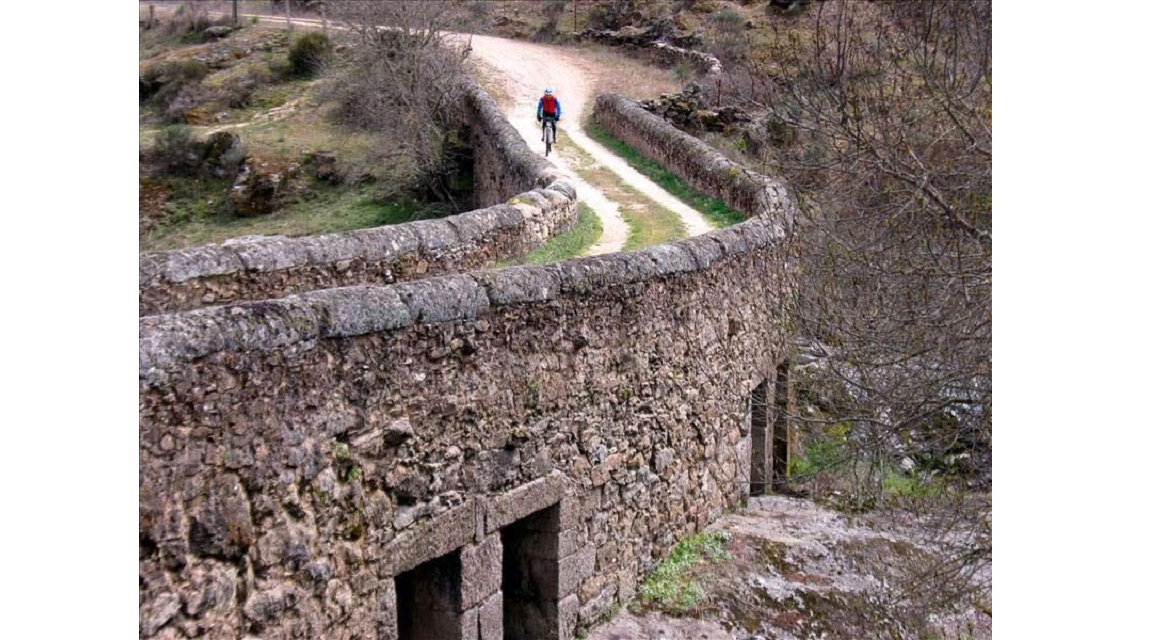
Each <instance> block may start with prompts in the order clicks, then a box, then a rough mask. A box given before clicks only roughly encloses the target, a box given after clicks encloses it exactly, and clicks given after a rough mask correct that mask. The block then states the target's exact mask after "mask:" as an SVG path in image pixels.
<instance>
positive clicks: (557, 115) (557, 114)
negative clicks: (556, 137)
mask: <svg viewBox="0 0 1152 640" xmlns="http://www.w3.org/2000/svg"><path fill="white" fill-rule="evenodd" d="M556 119H557V120H559V119H560V98H556Z"/></svg>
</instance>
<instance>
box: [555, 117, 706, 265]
mask: <svg viewBox="0 0 1152 640" xmlns="http://www.w3.org/2000/svg"><path fill="white" fill-rule="evenodd" d="M557 140H558V142H559V144H560V149H561V151H558V153H561V154H562V155H563V156H564V157H565V159H566V160H568V161H569V163H570V164H571V166H572V169H573V170H574V171H575V172H576V173H578V174H579V175H580V177H581V178H583V179H584V180H585V181H587V182H588V183H589V184H591V185H593V186H595V187H596V188H597V189H599V190H600V191H602V192H603V193H604V195H605V196H606V197H607V198H608V199H609V200H612V201H613V202H615V203H617V204H618V205H619V206H620V217H621V218H622V219H623V220H624V223H625V224H627V225H628V239H627V240H626V241H625V242H624V247H623V251H635V250H637V249H643V248H645V247H651V246H654V245H658V244H664V243H666V242H670V241H672V240H679V239H680V238H683V237H685V236H686V235H687V233H686V230H685V228H684V222H683V221H682V220H681V219H680V216H678V215H676V214H675V213H673V212H672V211H669V210H668V209H665V208H664V207H662V206H660V205H659V204H656V203H655V202H653V201H652V200H651V199H650V198H648V196H645V195H644V194H642V193H640V192H639V191H637V190H636V189H635V188H633V187H632V186H630V185H628V184H627V183H626V182H624V181H623V180H622V179H621V178H620V176H618V175H616V174H615V173H613V172H612V171H610V170H609V169H607V168H606V167H604V166H602V165H600V164H598V163H597V162H596V161H595V160H594V159H593V158H592V156H590V155H588V154H587V153H586V152H585V151H583V150H582V149H580V147H578V146H576V143H574V142H572V139H571V138H569V137H568V135H567V134H566V133H564V131H563V130H561V131H560V132H559V135H558V136H557Z"/></svg>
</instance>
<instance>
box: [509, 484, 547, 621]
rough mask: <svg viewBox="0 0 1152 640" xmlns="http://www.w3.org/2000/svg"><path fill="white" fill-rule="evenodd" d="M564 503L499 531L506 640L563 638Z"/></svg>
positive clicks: (538, 512) (537, 512)
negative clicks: (561, 536) (561, 552)
mask: <svg viewBox="0 0 1152 640" xmlns="http://www.w3.org/2000/svg"><path fill="white" fill-rule="evenodd" d="M559 533H560V504H559V503H556V504H554V505H552V506H551V507H547V508H544V509H541V510H539V511H536V512H535V513H532V514H530V515H528V516H526V517H524V518H521V519H519V520H517V521H515V522H513V523H512V524H509V525H507V526H505V527H503V528H502V529H500V541H501V544H503V547H504V562H503V568H502V580H501V590H502V591H503V594H504V640H549V639H559V638H560V613H559V601H560V558H559V550H560V549H559Z"/></svg>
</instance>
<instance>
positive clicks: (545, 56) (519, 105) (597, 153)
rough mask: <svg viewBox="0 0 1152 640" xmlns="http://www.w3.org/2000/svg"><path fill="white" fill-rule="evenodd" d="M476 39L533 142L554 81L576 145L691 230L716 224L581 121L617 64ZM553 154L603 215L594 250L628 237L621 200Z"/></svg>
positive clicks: (512, 117) (617, 245)
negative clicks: (604, 65)
mask: <svg viewBox="0 0 1152 640" xmlns="http://www.w3.org/2000/svg"><path fill="white" fill-rule="evenodd" d="M462 37H466V36H462ZM471 39H472V40H471V44H472V51H473V53H474V54H475V55H476V56H477V57H479V58H480V59H481V60H482V61H483V62H484V63H486V64H487V65H488V66H490V67H492V68H493V69H495V70H496V71H497V72H498V73H500V75H501V77H502V78H503V79H504V88H505V90H506V91H507V92H508V94H509V95H510V96H511V98H512V102H513V105H512V108H511V109H509V112H507V113H505V114H504V115H505V117H507V118H508V121H509V122H510V123H512V126H514V127H515V128H516V130H517V131H519V132H520V134H521V135H522V136H524V140H525V141H527V142H528V145H529V146H530V147H532V148H534V149H538V150H539V151H540V152H543V143H541V142H540V129H539V127H538V125H537V124H536V102H537V100H539V97H540V95H541V94H542V93H543V91H544V88H545V87H551V88H552V89H553V90H555V92H556V95H557V96H559V98H560V102H561V106H562V108H563V117H562V118H561V127H562V128H563V129H564V132H565V133H567V134H568V137H569V138H571V140H572V141H573V142H574V143H575V144H576V145H577V146H579V147H580V148H581V149H583V150H584V151H585V152H586V153H588V154H589V155H590V156H592V158H593V160H595V161H596V162H597V163H598V164H600V165H602V166H604V167H606V168H607V169H609V170H610V171H612V172H613V173H615V174H616V175H617V176H619V177H620V178H621V180H623V181H624V182H626V183H627V184H629V185H630V186H632V187H634V188H635V189H636V190H638V191H640V192H641V193H642V194H644V195H645V196H647V197H648V198H650V199H652V200H653V201H655V202H656V203H657V204H659V205H661V206H663V207H664V208H666V209H668V210H669V211H672V212H674V213H676V214H677V215H679V216H680V219H681V220H682V221H683V223H684V228H685V229H686V230H687V233H688V235H690V236H695V235H700V234H701V233H706V232H708V231H710V230H711V229H712V226H711V225H710V224H708V222H707V221H706V220H705V219H704V217H703V216H702V215H700V212H698V211H696V210H695V209H693V208H691V207H689V206H688V205H686V204H684V203H683V202H681V201H680V200H678V199H676V198H675V197H673V196H672V195H671V194H669V193H668V192H667V191H665V190H664V189H662V188H661V187H660V186H659V185H657V184H656V183H654V182H652V181H651V180H649V179H648V178H646V177H645V176H643V175H641V174H640V173H639V172H637V171H636V170H635V169H633V168H632V167H630V166H628V164H627V163H625V162H624V161H623V160H621V159H620V157H619V156H616V155H615V154H613V153H612V152H611V151H608V150H607V149H605V148H604V147H603V146H602V145H600V144H598V143H597V142H595V141H593V140H592V139H591V138H589V137H588V135H587V134H585V133H584V130H583V128H582V127H581V123H580V121H581V119H582V116H583V115H584V114H586V113H587V112H588V111H589V110H590V108H591V103H592V101H594V100H595V93H594V92H595V82H596V78H597V77H598V76H599V75H600V74H604V73H612V72H613V70H612V69H601V68H597V67H596V66H595V65H594V64H593V63H591V62H589V61H588V60H586V59H583V58H581V56H580V54H579V52H577V51H575V50H573V49H565V48H562V47H556V46H549V45H543V44H535V43H531V42H521V41H517V40H508V39H506V38H496V37H493V36H479V35H476V36H472V37H471ZM549 160H552V162H554V163H555V164H556V165H557V166H558V167H559V168H560V169H561V170H562V171H564V172H565V173H567V174H568V175H569V176H571V177H572V178H573V180H574V181H575V182H576V192H577V194H578V195H579V197H580V200H582V201H583V202H585V203H586V204H587V205H588V206H589V207H591V208H592V210H593V211H595V212H596V214H597V215H598V216H599V217H600V222H601V225H602V226H603V227H604V234H603V235H602V236H601V237H600V240H599V241H598V242H597V243H596V244H595V245H593V246H592V248H591V249H589V253H590V254H592V255H596V254H601V253H611V252H614V251H619V250H620V249H621V248H622V247H623V246H624V242H625V241H626V240H627V238H628V227H627V225H625V224H624V220H623V219H622V218H621V217H620V210H619V206H618V205H617V204H616V203H615V202H612V201H611V200H610V199H609V198H607V197H606V196H605V195H604V194H603V193H601V192H600V190H598V189H596V188H595V187H593V186H592V185H590V184H588V183H587V182H585V181H583V180H581V179H580V177H579V176H578V175H577V174H576V172H575V171H573V170H572V169H571V167H569V166H568V164H567V163H566V162H565V161H564V160H563V159H562V158H560V157H558V156H556V155H553V156H550V157H549Z"/></svg>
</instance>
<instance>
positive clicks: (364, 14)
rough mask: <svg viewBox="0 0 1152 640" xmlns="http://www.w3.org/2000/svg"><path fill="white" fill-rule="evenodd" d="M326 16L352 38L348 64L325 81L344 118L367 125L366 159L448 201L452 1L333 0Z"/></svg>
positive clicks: (455, 83) (453, 93) (454, 112)
mask: <svg viewBox="0 0 1152 640" xmlns="http://www.w3.org/2000/svg"><path fill="white" fill-rule="evenodd" d="M328 11H329V14H330V16H331V18H332V19H333V20H334V21H336V22H338V23H343V24H344V26H346V27H347V31H348V33H349V34H350V37H351V40H352V46H351V47H350V49H349V50H350V57H351V61H350V62H351V70H350V72H349V73H347V74H344V75H342V76H341V77H340V78H338V79H337V80H336V81H335V83H334V85H333V93H332V94H331V97H334V98H335V99H336V101H337V102H338V104H339V115H340V117H341V119H342V120H343V122H344V123H346V124H348V125H351V126H354V127H358V128H361V129H365V130H369V131H373V132H375V133H376V134H377V135H378V136H379V139H380V144H379V145H378V146H377V149H376V152H375V153H376V157H375V158H374V160H375V161H376V162H377V164H379V165H381V166H387V167H390V168H391V171H392V176H391V179H392V182H393V183H394V184H397V185H408V186H411V187H413V188H415V189H418V190H420V191H422V192H424V194H425V195H428V196H431V197H433V198H435V199H437V200H440V201H443V202H447V203H449V204H450V205H451V204H454V195H453V190H452V189H451V188H450V186H451V185H450V184H449V182H450V180H451V178H452V176H453V174H454V173H455V172H456V167H455V166H453V159H454V150H456V149H459V148H460V147H462V146H463V144H464V143H466V141H462V140H460V139H459V130H458V126H459V112H460V99H461V96H462V91H461V83H462V81H463V79H464V77H465V75H464V66H463V65H464V60H465V58H466V57H467V55H468V53H467V49H466V48H463V49H462V48H461V47H458V46H455V45H454V44H453V43H452V42H451V41H450V30H451V29H453V28H456V27H458V25H459V24H460V17H461V11H460V7H459V6H458V5H457V3H448V2H424V1H421V0H391V1H389V2H358V1H355V0H348V1H342V2H340V1H337V2H331V3H329V4H328Z"/></svg>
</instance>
